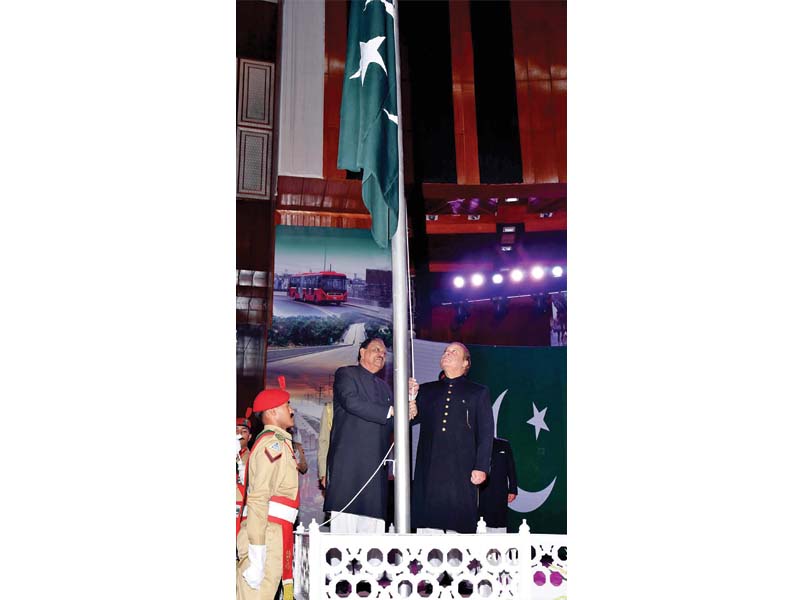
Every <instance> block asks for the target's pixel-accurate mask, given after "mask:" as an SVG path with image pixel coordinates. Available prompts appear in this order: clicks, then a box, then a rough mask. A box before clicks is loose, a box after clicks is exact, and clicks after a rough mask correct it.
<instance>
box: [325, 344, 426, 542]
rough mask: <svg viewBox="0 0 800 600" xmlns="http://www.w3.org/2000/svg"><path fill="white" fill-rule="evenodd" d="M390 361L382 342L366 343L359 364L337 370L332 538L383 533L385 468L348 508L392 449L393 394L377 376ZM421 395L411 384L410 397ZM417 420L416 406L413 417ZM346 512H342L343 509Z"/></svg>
mask: <svg viewBox="0 0 800 600" xmlns="http://www.w3.org/2000/svg"><path fill="white" fill-rule="evenodd" d="M385 362H386V346H385V345H384V343H383V341H382V340H381V339H380V338H372V339H367V340H364V343H362V344H361V347H360V348H359V350H358V365H354V366H349V367H341V368H339V369H337V370H336V375H335V378H334V382H333V427H332V428H331V442H330V449H329V450H328V473H327V481H326V483H327V486H326V493H325V504H324V505H323V510H324V511H326V512H328V511H330V512H331V517H332V519H333V520H332V521H331V533H384V531H385V527H386V523H385V519H386V507H387V488H388V479H387V473H386V466H385V464H384V466H382V467H381V468H380V469H379V471H378V474H377V475H375V477H374V478H373V479H372V481H370V482H369V484H368V485H367V486H366V487H365V488H364V490H363V491H362V492H361V493H360V494H359V495H358V497H357V498H356V499H355V501H354V502H353V503H352V504H350V506H348V507H347V508H346V509H345V506H346V505H347V503H348V502H350V500H351V499H352V498H353V497H354V496H355V495H356V493H357V492H358V490H359V489H361V486H363V485H364V484H365V483H366V482H367V480H368V479H369V478H370V476H371V475H372V474H373V473H374V472H375V470H376V469H377V468H378V466H379V465H380V463H381V461H382V460H383V458H384V456H385V455H386V452H387V451H388V450H389V445H390V443H391V442H390V438H391V434H392V431H393V428H394V417H393V416H394V406H393V405H392V391H391V390H390V389H389V386H388V385H387V384H386V382H385V381H384V380H383V379H381V378H380V377H379V376H378V373H379V372H380V371H381V369H383V366H384V364H385ZM416 393H417V384H416V382H415V381H413V380H410V381H409V395H411V396H412V397H413V396H415V395H416ZM415 415H416V406H415V404H414V403H413V402H412V403H411V405H410V407H409V416H410V417H411V418H413V417H414V416H415ZM343 509H344V510H343Z"/></svg>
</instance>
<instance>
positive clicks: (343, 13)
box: [322, 0, 347, 179]
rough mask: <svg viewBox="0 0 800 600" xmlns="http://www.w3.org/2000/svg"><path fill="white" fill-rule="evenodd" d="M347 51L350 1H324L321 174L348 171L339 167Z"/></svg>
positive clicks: (337, 175) (328, 176)
mask: <svg viewBox="0 0 800 600" xmlns="http://www.w3.org/2000/svg"><path fill="white" fill-rule="evenodd" d="M346 53H347V3H346V2H343V1H341V0H333V1H331V0H328V1H327V2H326V3H325V88H324V100H323V104H324V110H323V115H324V117H323V119H324V122H323V128H324V131H323V135H322V176H323V177H324V178H326V179H346V178H347V171H345V170H342V169H338V168H337V167H336V159H337V156H338V154H339V115H340V113H341V106H342V87H343V85H344V65H345V59H346Z"/></svg>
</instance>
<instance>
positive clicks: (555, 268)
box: [553, 267, 564, 277]
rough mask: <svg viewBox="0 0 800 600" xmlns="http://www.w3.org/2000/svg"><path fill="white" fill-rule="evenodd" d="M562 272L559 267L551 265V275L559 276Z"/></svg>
mask: <svg viewBox="0 0 800 600" xmlns="http://www.w3.org/2000/svg"><path fill="white" fill-rule="evenodd" d="M563 274H564V269H562V268H561V267H553V277H561V276H562V275H563Z"/></svg>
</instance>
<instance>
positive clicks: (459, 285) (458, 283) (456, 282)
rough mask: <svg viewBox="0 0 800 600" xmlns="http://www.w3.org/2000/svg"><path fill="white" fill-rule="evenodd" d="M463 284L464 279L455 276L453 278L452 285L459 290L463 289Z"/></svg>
mask: <svg viewBox="0 0 800 600" xmlns="http://www.w3.org/2000/svg"><path fill="white" fill-rule="evenodd" d="M464 283H465V281H464V278H463V277H462V276H461V275H456V276H455V277H454V278H453V285H454V286H456V287H457V288H459V289H460V288H462V287H464Z"/></svg>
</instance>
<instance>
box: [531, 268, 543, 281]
mask: <svg viewBox="0 0 800 600" xmlns="http://www.w3.org/2000/svg"><path fill="white" fill-rule="evenodd" d="M531 277H533V278H534V279H541V278H542V277H544V269H543V268H542V267H540V266H539V265H536V266H535V267H533V268H532V269H531Z"/></svg>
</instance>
